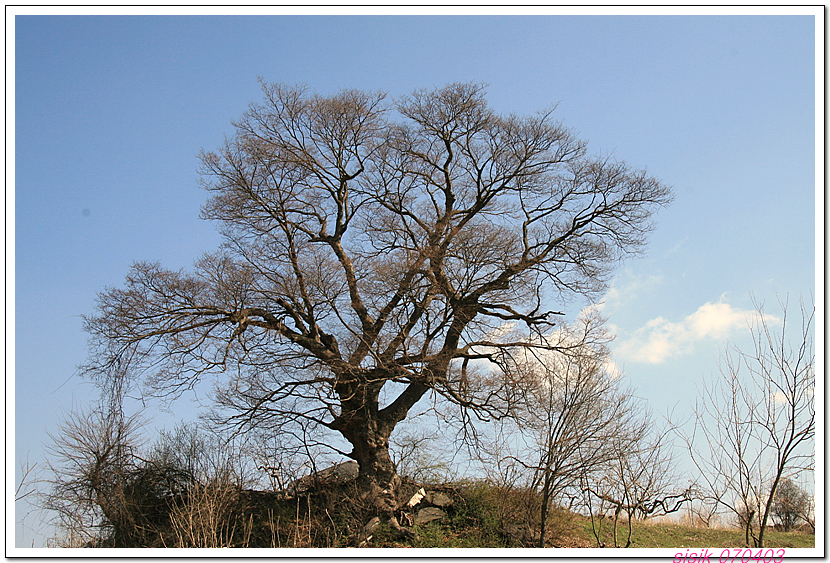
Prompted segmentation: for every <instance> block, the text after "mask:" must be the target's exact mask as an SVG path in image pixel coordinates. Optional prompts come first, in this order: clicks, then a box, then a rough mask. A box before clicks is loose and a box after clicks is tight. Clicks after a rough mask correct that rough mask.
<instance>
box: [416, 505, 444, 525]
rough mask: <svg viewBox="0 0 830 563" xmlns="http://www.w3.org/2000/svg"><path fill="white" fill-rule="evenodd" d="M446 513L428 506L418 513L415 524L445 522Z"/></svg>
mask: <svg viewBox="0 0 830 563" xmlns="http://www.w3.org/2000/svg"><path fill="white" fill-rule="evenodd" d="M445 516H446V513H445V512H444V511H443V510H441V509H440V508H438V507H435V506H428V507H426V508H422V509H421V510H419V511H418V514H417V515H416V516H415V524H419V525H420V524H426V523H427V522H432V521H434V520H443V519H444V517H445Z"/></svg>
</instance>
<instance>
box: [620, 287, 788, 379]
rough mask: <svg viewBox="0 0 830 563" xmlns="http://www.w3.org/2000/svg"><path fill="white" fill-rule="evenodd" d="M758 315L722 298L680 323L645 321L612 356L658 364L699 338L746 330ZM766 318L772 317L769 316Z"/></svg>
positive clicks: (690, 347)
mask: <svg viewBox="0 0 830 563" xmlns="http://www.w3.org/2000/svg"><path fill="white" fill-rule="evenodd" d="M757 317H758V313H757V312H756V311H744V310H741V309H736V308H735V307H732V305H730V304H729V303H726V302H724V301H723V298H721V300H720V301H718V302H717V303H706V304H704V305H701V306H700V307H699V308H698V309H697V311H695V312H694V313H692V314H691V315H688V316H687V317H686V318H684V319H683V320H682V321H680V322H672V321H669V320H667V319H664V318H663V317H657V318H656V319H652V320H650V321H648V322H647V323H646V324H645V325H643V326H642V327H641V328H639V329H637V330H636V331H635V332H634V334H633V335H632V336H631V337H630V338H628V339H626V340H624V341H623V342H622V343H621V344H620V345H619V346H618V347H617V348H616V350H615V355H616V356H617V357H620V358H622V359H625V360H628V361H633V362H645V363H650V364H659V363H662V362H664V361H666V360H667V359H668V358H671V357H674V356H680V355H683V354H688V353H690V352H692V350H693V349H694V345H695V343H697V342H699V341H702V340H723V339H726V338H729V337H730V336H732V335H734V334H736V333H738V332H740V331H748V330H749V327H750V325H751V324H752V323H753V322H754V321H756V320H757ZM767 321H768V322H774V321H775V319H773V318H771V317H769V318H768V319H767Z"/></svg>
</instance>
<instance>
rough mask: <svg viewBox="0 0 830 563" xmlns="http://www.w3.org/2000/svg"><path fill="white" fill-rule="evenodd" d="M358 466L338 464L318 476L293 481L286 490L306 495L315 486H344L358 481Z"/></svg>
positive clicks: (312, 475)
mask: <svg viewBox="0 0 830 563" xmlns="http://www.w3.org/2000/svg"><path fill="white" fill-rule="evenodd" d="M357 473H358V466H357V462H356V461H346V462H344V463H338V464H335V465H332V466H331V467H328V468H326V469H323V470H322V471H318V472H317V473H316V474H315V473H312V474H311V475H306V476H305V477H300V478H299V479H297V480H295V481H292V482H290V483H289V484H288V486H287V487H286V488H285V490H286V492H288V493H291V494H298V493H304V492H306V491H308V490H310V489H312V488H314V486H315V485H318V484H319V485H344V484H346V483H349V482H351V481H354V480H355V479H357Z"/></svg>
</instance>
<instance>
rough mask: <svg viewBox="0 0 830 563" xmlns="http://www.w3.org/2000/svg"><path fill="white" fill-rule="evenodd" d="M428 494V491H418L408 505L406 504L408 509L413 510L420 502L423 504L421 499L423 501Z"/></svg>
mask: <svg viewBox="0 0 830 563" xmlns="http://www.w3.org/2000/svg"><path fill="white" fill-rule="evenodd" d="M426 494H427V493H426V491H424V490H423V489H418V492H417V493H415V494H414V495H412V498H411V499H409V502H408V503H406V506H407V508H412V507H414V506H415V505H417V504H418V503H419V502H421V499H423V498H424V497H425V496H426Z"/></svg>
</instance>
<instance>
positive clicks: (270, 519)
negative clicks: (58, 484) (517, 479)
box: [55, 481, 815, 548]
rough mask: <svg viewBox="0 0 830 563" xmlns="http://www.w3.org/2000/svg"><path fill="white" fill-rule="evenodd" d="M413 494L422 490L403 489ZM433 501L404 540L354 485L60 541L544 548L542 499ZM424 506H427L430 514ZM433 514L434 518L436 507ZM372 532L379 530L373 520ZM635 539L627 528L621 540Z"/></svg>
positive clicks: (583, 523)
mask: <svg viewBox="0 0 830 563" xmlns="http://www.w3.org/2000/svg"><path fill="white" fill-rule="evenodd" d="M404 487H405V489H406V490H407V491H408V492H411V493H412V494H413V495H415V494H416V493H417V492H418V491H419V490H421V491H423V490H424V489H422V488H420V485H419V484H417V483H414V482H411V481H410V482H405V483H404ZM428 489H429V490H430V491H431V493H430V494H433V495H434V494H438V493H440V495H441V496H442V498H443V499H445V500H444V502H443V503H442V504H443V506H442V509H441V510H440V511H439V512H441V513H442V517H440V518H438V519H436V520H433V521H431V522H428V523H424V524H419V523H418V522H417V516H418V506H416V507H414V508H408V507H404V508H403V509H402V511H401V515H402V516H401V517H402V520H403V521H405V522H407V523H408V524H410V525H411V528H412V530H414V531H415V533H416V535H415V536H414V537H411V538H405V539H402V538H401V537H400V535H399V534H398V533H396V531H395V530H393V529H391V528H389V527H388V526H387V525H386V524H385V523H377V524H375V526H374V527H372V526H367V522H365V521H364V519H365V514H366V513H367V508H368V507H366V506H363V505H362V504H361V503H360V502H359V501H357V500H356V499H357V497H356V495H355V492H356V489H355V487H354V484H353V483H346V484H339V485H338V484H327V485H325V486H321V487H317V488H312V489H310V490H308V491H305V492H304V493H302V494H299V495H297V496H290V497H289V496H288V495H285V494H278V493H274V492H264V491H252V490H243V489H238V488H234V487H230V486H225V487H222V486H203V487H197V488H194V489H193V490H191V491H190V492H189V493H188V494H187V495H186V496H184V495H183V496H180V497H177V498H171V499H168V500H167V501H163V502H157V503H153V506H152V507H149V506H145V508H152V514H141V515H139V514H138V512H140V511H141V510H142V507H141V506H139V503H137V504H136V505H135V506H134V507H133V510H134V512H136V514H134V518H133V521H134V522H135V523H136V524H138V523H139V522H141V526H140V527H141V529H140V530H139V529H135V530H133V532H134V533H127V534H125V533H124V531H123V530H121V531H120V533H118V534H110V535H109V536H108V537H106V538H105V539H104V540H102V541H99V542H96V543H92V542H80V541H77V540H76V541H73V540H72V539H71V538H62V539H60V540H58V541H56V542H55V545H57V546H63V547H116V546H117V547H236V548H263V547H269V548H270V547H275V548H281V547H286V548H315V547H327V548H348V547H375V548H436V547H437V548H455V547H459V548H491V547H492V548H523V547H538V546H539V535H538V525H539V522H538V503H539V498H538V495H534V494H530V493H527V492H524V491H518V490H506V489H503V488H499V487H495V486H493V485H491V484H488V483H486V482H466V483H457V484H452V485H432V486H430V487H428ZM422 505H423V503H422V504H421V505H419V506H422ZM433 510H435V509H434V508H433ZM548 518H549V527H548V534H547V537H546V541H545V546H546V547H552V548H585V547H598V541H597V536H596V535H595V534H594V530H596V532H597V535H598V536H599V539H600V540H601V541H602V542H603V544H604V546H606V547H614V540H613V530H612V523H611V520H610V519H605V520H604V521H597V520H595V521H594V522H593V524H592V521H591V520H590V519H589V518H587V517H585V516H581V515H578V514H574V513H571V512H568V511H565V510H561V509H559V510H555V511H554V512H553V513H552V514H549V516H548ZM369 524H371V522H369ZM627 534H628V527H627V524H626V523H625V522H620V523H619V525H618V528H617V536H618V538H619V539H620V541H621V542H623V543H624V541H625V538H626V537H627ZM744 545H745V542H744V537H743V532H742V531H741V530H738V529H716V528H697V527H691V526H683V525H679V524H675V523H672V522H666V521H664V522H659V523H658V522H652V521H645V522H644V521H636V523H635V526H634V530H633V531H632V541H631V545H630V547H632V548H687V547H713V548H717V547H722V548H726V547H743V546H744ZM814 545H815V537H814V535H812V534H808V533H804V532H789V533H784V532H770V533H769V535H768V542H767V546H768V547H787V548H790V547H814Z"/></svg>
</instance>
